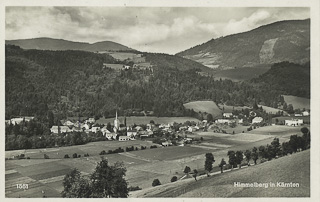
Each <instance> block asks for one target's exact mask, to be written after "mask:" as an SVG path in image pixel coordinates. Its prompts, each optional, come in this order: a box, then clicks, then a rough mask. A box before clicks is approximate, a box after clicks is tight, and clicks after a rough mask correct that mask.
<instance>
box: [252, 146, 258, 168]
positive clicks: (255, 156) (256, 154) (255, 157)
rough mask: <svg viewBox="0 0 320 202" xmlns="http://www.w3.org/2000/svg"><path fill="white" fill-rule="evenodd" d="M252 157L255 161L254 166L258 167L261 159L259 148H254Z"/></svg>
mask: <svg viewBox="0 0 320 202" xmlns="http://www.w3.org/2000/svg"><path fill="white" fill-rule="evenodd" d="M251 155H252V160H253V161H254V164H255V165H257V160H258V158H259V154H258V149H257V147H253V149H252V153H251Z"/></svg>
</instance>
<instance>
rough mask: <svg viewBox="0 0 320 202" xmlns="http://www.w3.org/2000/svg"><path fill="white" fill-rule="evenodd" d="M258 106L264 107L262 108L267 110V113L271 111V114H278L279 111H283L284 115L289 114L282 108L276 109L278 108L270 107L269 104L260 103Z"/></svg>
mask: <svg viewBox="0 0 320 202" xmlns="http://www.w3.org/2000/svg"><path fill="white" fill-rule="evenodd" d="M258 107H262V109H263V110H264V111H266V112H267V113H271V114H276V113H278V112H279V111H280V112H283V114H284V115H287V114H288V113H287V112H285V111H283V110H281V109H276V108H273V107H268V106H264V105H258Z"/></svg>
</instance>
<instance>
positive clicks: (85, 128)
mask: <svg viewBox="0 0 320 202" xmlns="http://www.w3.org/2000/svg"><path fill="white" fill-rule="evenodd" d="M81 128H84V130H89V129H90V126H89V124H87V123H85V124H81Z"/></svg>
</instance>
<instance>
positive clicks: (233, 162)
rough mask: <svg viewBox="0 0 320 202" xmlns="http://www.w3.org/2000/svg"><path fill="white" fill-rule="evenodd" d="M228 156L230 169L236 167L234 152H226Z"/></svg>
mask: <svg viewBox="0 0 320 202" xmlns="http://www.w3.org/2000/svg"><path fill="white" fill-rule="evenodd" d="M228 156H229V164H230V165H231V169H232V168H235V167H237V163H236V153H235V152H234V151H232V150H231V151H228Z"/></svg>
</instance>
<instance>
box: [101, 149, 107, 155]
mask: <svg viewBox="0 0 320 202" xmlns="http://www.w3.org/2000/svg"><path fill="white" fill-rule="evenodd" d="M106 154H107V153H106V151H105V150H102V151H101V152H100V153H99V155H106Z"/></svg>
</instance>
